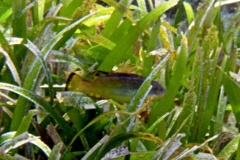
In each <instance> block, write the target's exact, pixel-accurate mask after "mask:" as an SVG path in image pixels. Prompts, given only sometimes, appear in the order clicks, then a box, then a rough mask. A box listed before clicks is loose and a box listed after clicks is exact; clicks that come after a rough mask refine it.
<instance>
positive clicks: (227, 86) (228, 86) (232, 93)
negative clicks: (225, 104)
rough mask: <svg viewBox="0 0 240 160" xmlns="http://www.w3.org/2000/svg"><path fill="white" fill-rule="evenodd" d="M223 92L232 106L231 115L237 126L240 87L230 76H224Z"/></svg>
mask: <svg viewBox="0 0 240 160" xmlns="http://www.w3.org/2000/svg"><path fill="white" fill-rule="evenodd" d="M223 85H224V90H225V92H226V94H227V97H228V100H229V102H230V104H231V106H232V109H233V113H234V115H235V118H236V120H237V124H238V125H239V124H240V99H239V95H240V86H239V84H237V83H236V82H235V81H234V80H233V79H232V78H231V77H230V76H228V75H227V74H224V79H223Z"/></svg>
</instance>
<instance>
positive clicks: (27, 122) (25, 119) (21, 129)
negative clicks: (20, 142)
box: [14, 111, 34, 137]
mask: <svg viewBox="0 0 240 160" xmlns="http://www.w3.org/2000/svg"><path fill="white" fill-rule="evenodd" d="M33 115H34V113H33V111H29V112H28V114H27V115H26V116H24V117H23V119H22V122H21V124H20V125H19V128H18V130H17V132H16V134H15V135H14V137H16V136H18V135H20V134H22V133H24V132H27V131H28V128H29V126H30V124H31V122H32V117H33Z"/></svg>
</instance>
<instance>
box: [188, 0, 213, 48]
mask: <svg viewBox="0 0 240 160" xmlns="http://www.w3.org/2000/svg"><path fill="white" fill-rule="evenodd" d="M213 3H214V0H210V1H206V2H205V3H204V5H203V6H202V7H201V8H200V9H199V10H198V12H197V15H196V18H195V20H194V21H193V22H194V23H192V25H193V26H190V29H189V30H188V31H187V34H188V42H189V44H188V49H189V53H191V51H192V49H193V47H194V44H195V43H196V38H197V36H198V34H199V32H200V30H201V29H202V27H203V23H204V21H205V20H206V17H207V15H208V13H209V12H210V10H211V9H212V8H213Z"/></svg>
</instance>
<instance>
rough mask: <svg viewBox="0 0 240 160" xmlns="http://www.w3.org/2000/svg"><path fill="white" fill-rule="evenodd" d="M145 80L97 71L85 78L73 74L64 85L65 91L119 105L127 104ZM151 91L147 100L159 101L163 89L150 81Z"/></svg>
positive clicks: (124, 74) (136, 76) (127, 74)
mask: <svg viewBox="0 0 240 160" xmlns="http://www.w3.org/2000/svg"><path fill="white" fill-rule="evenodd" d="M144 80H145V78H144V77H141V76H139V75H136V74H129V73H107V72H101V71H97V72H94V73H91V74H89V75H87V76H82V75H81V74H79V73H77V72H73V73H71V74H70V76H69V77H68V80H67V83H66V90H67V91H77V92H83V93H85V94H86V95H88V96H89V97H92V98H95V99H112V100H115V101H117V102H121V103H129V102H130V101H131V99H132V98H133V97H134V95H135V94H136V93H137V90H138V89H139V87H140V86H141V85H142V83H143V82H144ZM151 85H152V89H151V91H150V92H149V94H148V96H147V98H151V99H153V100H154V99H160V98H161V97H162V96H163V95H164V93H165V89H164V88H163V87H162V86H161V85H160V84H159V83H158V82H157V81H152V83H151Z"/></svg>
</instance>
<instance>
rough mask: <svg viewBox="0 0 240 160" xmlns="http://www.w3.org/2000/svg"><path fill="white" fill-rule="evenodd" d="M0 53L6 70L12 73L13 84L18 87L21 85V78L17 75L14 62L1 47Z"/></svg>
mask: <svg viewBox="0 0 240 160" xmlns="http://www.w3.org/2000/svg"><path fill="white" fill-rule="evenodd" d="M0 53H2V54H3V55H4V57H5V59H6V64H7V66H8V68H9V69H10V70H11V73H12V76H13V78H14V80H15V82H16V83H17V84H18V85H20V86H21V85H22V81H21V78H20V76H19V73H18V70H17V68H16V66H15V63H14V61H13V60H12V56H11V55H10V54H9V53H7V52H6V51H5V50H3V48H2V47H0Z"/></svg>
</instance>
